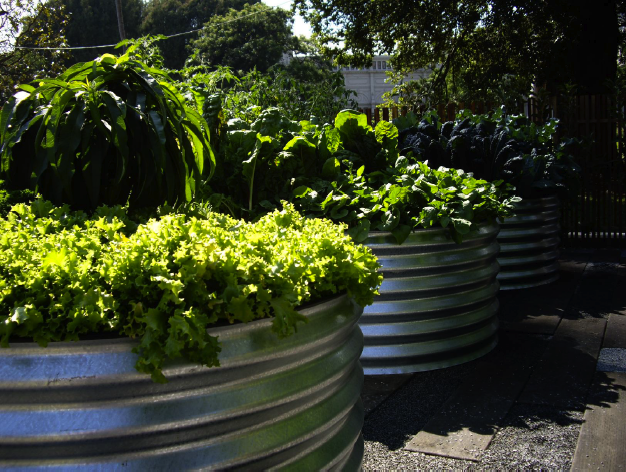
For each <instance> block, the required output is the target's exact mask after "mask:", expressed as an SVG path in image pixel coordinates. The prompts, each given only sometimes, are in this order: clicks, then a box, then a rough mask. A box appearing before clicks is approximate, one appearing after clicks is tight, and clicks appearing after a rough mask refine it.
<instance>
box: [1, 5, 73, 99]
mask: <svg viewBox="0 0 626 472" xmlns="http://www.w3.org/2000/svg"><path fill="white" fill-rule="evenodd" d="M67 19H68V18H67V15H66V13H65V11H64V9H63V7H62V6H59V5H54V4H50V3H40V2H37V1H35V0H0V77H1V79H0V106H1V105H2V104H3V103H4V102H5V101H6V100H7V99H8V98H9V97H10V96H11V95H12V94H13V93H14V92H15V86H16V85H18V84H22V83H28V82H31V81H32V80H34V79H37V78H41V77H46V76H49V75H56V74H58V73H59V72H60V71H61V70H63V68H64V67H63V66H64V64H63V63H64V61H65V60H66V59H67V57H68V54H67V52H66V51H64V50H54V49H53V50H30V49H20V48H19V47H20V46H21V47H43V48H45V47H51V48H55V47H63V46H67V43H66V40H65V27H66V24H67Z"/></svg>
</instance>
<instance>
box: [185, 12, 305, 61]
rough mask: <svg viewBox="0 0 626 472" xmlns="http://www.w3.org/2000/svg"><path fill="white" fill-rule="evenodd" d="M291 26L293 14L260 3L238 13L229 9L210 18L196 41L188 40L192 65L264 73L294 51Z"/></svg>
mask: <svg viewBox="0 0 626 472" xmlns="http://www.w3.org/2000/svg"><path fill="white" fill-rule="evenodd" d="M292 24H293V13H291V12H289V11H287V10H283V9H281V8H269V7H268V6H267V5H264V4H262V3H257V4H253V5H245V6H244V7H243V9H242V10H241V11H237V10H234V9H231V10H229V11H228V13H226V14H225V15H216V16H214V17H212V18H211V19H210V20H209V21H208V22H207V23H205V25H204V28H203V30H202V32H201V33H200V36H199V37H198V39H196V40H192V41H191V47H192V48H193V49H194V54H195V57H194V62H195V63H202V64H207V65H221V66H229V67H231V68H232V69H234V70H236V71H244V72H245V71H250V70H252V69H254V68H256V69H257V70H258V71H261V72H265V71H267V69H268V68H269V67H270V66H273V65H274V64H276V63H278V62H279V61H280V60H281V58H282V56H283V54H284V53H286V52H288V51H291V50H293V49H294V46H295V39H294V37H293V36H292V35H291V27H292Z"/></svg>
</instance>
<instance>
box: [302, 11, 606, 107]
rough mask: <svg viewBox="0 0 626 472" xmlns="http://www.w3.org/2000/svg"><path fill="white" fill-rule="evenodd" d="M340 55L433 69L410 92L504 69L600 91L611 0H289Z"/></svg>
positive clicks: (435, 91) (485, 91)
mask: <svg viewBox="0 0 626 472" xmlns="http://www.w3.org/2000/svg"><path fill="white" fill-rule="evenodd" d="M295 3H296V8H297V9H298V10H299V11H300V12H301V13H302V14H303V15H304V17H305V18H307V19H308V20H309V21H310V22H311V24H312V29H313V31H314V33H316V34H317V35H318V36H319V38H320V41H321V43H322V44H323V52H324V54H325V55H326V56H328V57H334V58H335V60H336V61H337V62H338V63H339V64H343V65H348V64H350V65H354V66H368V65H370V63H371V58H372V55H373V54H377V53H379V54H380V53H383V54H391V55H392V57H393V59H392V65H393V66H394V68H395V69H396V71H397V73H398V76H402V75H403V74H404V73H406V72H407V71H411V70H415V69H420V68H426V69H432V71H433V72H432V74H431V77H430V78H429V79H428V80H425V81H423V83H422V84H420V86H419V87H416V89H415V92H416V93H418V94H421V95H422V96H425V97H431V98H433V99H435V100H446V99H449V98H450V96H451V95H452V94H454V93H458V92H465V93H471V94H473V97H472V98H474V99H480V98H485V97H486V96H488V95H489V94H491V95H492V96H493V95H494V94H495V93H496V91H497V89H498V88H500V86H501V84H502V83H503V78H504V77H507V76H514V77H516V78H517V79H518V80H519V81H520V83H521V84H523V88H525V90H526V91H529V90H530V86H531V83H535V84H538V85H539V86H544V85H545V86H547V87H548V88H549V89H552V90H557V89H558V88H559V87H561V86H562V85H563V84H565V83H567V82H574V83H576V84H577V85H578V87H579V91H580V92H589V93H598V92H601V91H603V90H604V83H605V82H606V80H607V79H610V78H612V77H613V76H614V74H615V59H616V56H617V41H618V38H617V33H618V28H617V14H616V8H615V7H616V5H615V3H616V2H615V1H612V0H608V1H606V0H602V1H600V2H590V1H587V0H574V1H566V0H551V1H549V2H547V1H544V0H516V1H513V0H452V1H445V2H442V1H440V0H418V1H416V0H398V1H396V2H389V1H388V0H371V1H369V2H365V3H361V2H353V1H352V0H295Z"/></svg>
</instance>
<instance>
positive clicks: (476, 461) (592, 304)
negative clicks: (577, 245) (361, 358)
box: [363, 251, 626, 470]
mask: <svg viewBox="0 0 626 472" xmlns="http://www.w3.org/2000/svg"><path fill="white" fill-rule="evenodd" d="M620 256H621V254H620V252H618V251H573V252H565V253H564V256H563V257H562V260H561V277H560V279H559V280H558V281H557V282H555V283H553V284H550V285H546V286H543V287H538V288H533V289H526V290H518V291H508V292H501V293H500V296H499V299H500V302H501V319H502V329H501V335H500V343H499V345H498V347H497V348H496V349H495V350H494V351H493V352H492V353H490V354H488V355H487V356H485V357H483V358H481V359H478V360H476V361H473V362H471V363H468V364H465V365H463V366H456V367H452V368H449V369H442V370H440V371H433V372H424V373H418V374H412V375H411V374H409V375H402V376H394V375H391V376H379V377H376V376H368V377H366V380H365V388H364V392H363V400H364V402H365V407H366V414H367V416H366V421H365V427H364V436H365V440H366V453H365V460H364V468H365V469H370V470H372V469H390V468H391V469H397V468H410V469H425V468H429V469H432V468H445V469H449V468H455V469H483V468H548V469H554V468H557V469H569V468H573V469H575V470H591V469H593V470H598V469H606V470H625V469H624V468H625V467H626V265H625V264H623V263H622V264H620ZM597 369H600V371H598V370H597ZM620 467H621V469H620Z"/></svg>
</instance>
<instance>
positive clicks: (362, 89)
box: [340, 56, 429, 108]
mask: <svg viewBox="0 0 626 472" xmlns="http://www.w3.org/2000/svg"><path fill="white" fill-rule="evenodd" d="M340 70H341V72H342V73H343V76H344V79H345V81H346V88H347V89H349V90H354V91H355V92H357V97H356V101H357V102H358V104H359V107H361V108H375V107H376V105H379V104H380V103H383V99H382V95H383V93H385V92H389V91H391V89H392V88H393V84H391V83H387V82H385V80H386V79H387V74H386V72H387V71H388V70H391V65H390V64H389V56H374V60H373V63H372V66H371V67H367V68H365V69H363V68H358V67H342V68H340ZM428 73H429V72H428V71H427V70H425V69H420V70H418V71H415V72H413V73H412V74H411V75H410V76H406V78H405V79H406V80H417V79H420V78H423V77H426V76H427V75H428Z"/></svg>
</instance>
